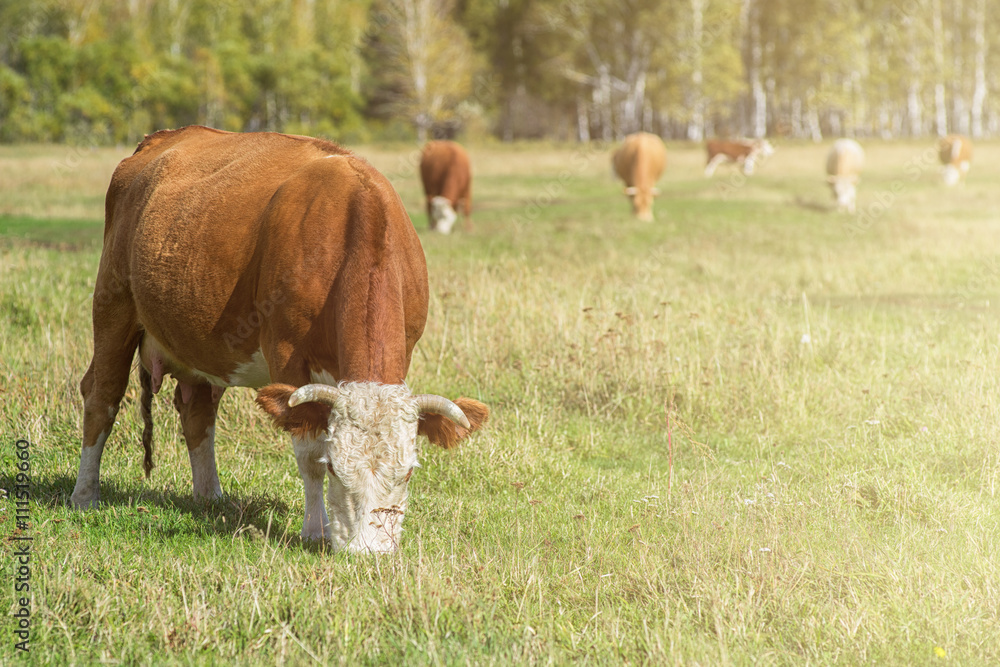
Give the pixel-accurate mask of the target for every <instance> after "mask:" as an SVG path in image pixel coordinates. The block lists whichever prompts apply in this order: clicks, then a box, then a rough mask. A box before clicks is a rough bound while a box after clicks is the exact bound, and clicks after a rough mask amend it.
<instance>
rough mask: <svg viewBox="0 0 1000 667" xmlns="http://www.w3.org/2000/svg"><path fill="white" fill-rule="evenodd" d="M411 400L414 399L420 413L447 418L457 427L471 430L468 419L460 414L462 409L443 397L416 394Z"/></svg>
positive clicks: (463, 414) (462, 413)
mask: <svg viewBox="0 0 1000 667" xmlns="http://www.w3.org/2000/svg"><path fill="white" fill-rule="evenodd" d="M413 398H415V399H416V401H417V407H418V408H420V412H429V413H431V414H434V415H441V416H443V417H447V418H448V419H450V420H451V421H453V422H455V423H456V424H458V425H459V426H463V427H465V428H472V426H471V425H470V424H469V418H468V417H466V416H465V413H464V412H462V408H460V407H458V406H457V405H455V404H454V403H452V402H451V401H449V400H448V399H447V398H445V397H444V396H438V395H437V394H418V395H417V396H414V397H413Z"/></svg>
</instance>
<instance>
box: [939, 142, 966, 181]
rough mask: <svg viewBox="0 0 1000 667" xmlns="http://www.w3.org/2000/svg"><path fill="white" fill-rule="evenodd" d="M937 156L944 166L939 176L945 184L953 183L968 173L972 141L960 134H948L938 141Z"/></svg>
mask: <svg viewBox="0 0 1000 667" xmlns="http://www.w3.org/2000/svg"><path fill="white" fill-rule="evenodd" d="M938 158H940V160H941V164H943V165H944V168H943V169H942V170H941V178H942V179H943V180H944V184H945V185H949V186H951V185H955V184H956V183H958V182H959V181H961V180H962V179H964V178H965V175H966V174H968V173H969V165H970V164H971V163H972V142H971V141H969V138H968V137H965V136H962V135H961V134H949V135H948V136H947V137H944V138H943V139H941V141H940V142H939V143H938Z"/></svg>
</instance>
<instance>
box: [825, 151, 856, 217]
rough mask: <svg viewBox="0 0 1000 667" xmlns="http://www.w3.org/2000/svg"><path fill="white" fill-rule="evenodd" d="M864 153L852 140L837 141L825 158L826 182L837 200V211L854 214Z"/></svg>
mask: <svg viewBox="0 0 1000 667" xmlns="http://www.w3.org/2000/svg"><path fill="white" fill-rule="evenodd" d="M864 166H865V151H864V149H862V148H861V145H860V144H859V143H858V142H856V141H854V139H837V140H836V141H835V142H833V147H832V148H831V149H830V152H829V153H828V154H827V156H826V182H827V183H829V184H830V189H831V190H833V196H834V197H835V198H836V199H837V210H838V211H847V212H848V213H850V214H852V215H853V214H854V211H855V199H856V197H857V188H858V180H859V179H860V177H861V170H862V168H864Z"/></svg>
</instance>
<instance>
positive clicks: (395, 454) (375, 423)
mask: <svg viewBox="0 0 1000 667" xmlns="http://www.w3.org/2000/svg"><path fill="white" fill-rule="evenodd" d="M419 416H420V414H419V408H418V407H417V404H416V402H415V400H414V399H413V397H412V396H411V394H410V392H409V390H408V389H407V388H406V387H405V386H404V385H382V384H377V383H373V382H354V383H345V384H341V385H339V386H338V387H337V394H336V398H335V399H334V400H333V401H331V402H330V418H329V425H328V427H327V429H326V432H325V433H322V434H320V435H318V436H317V437H315V438H301V437H299V438H295V440H294V442H295V449H296V452H295V453H296V458H298V459H299V460H300V465H299V467H300V470H301V469H302V468H303V459H306V463H307V464H308V463H309V462H310V461H309V460H310V459H311V462H312V463H313V464H314V465H315V466H316V469H319V467H320V466H321V467H322V469H325V471H326V477H327V482H328V484H329V488H328V490H327V504H328V509H329V524H328V525H326V526H323V525H322V523H325V522H324V521H323V520H322V519H321V514H322V513H321V511H317V510H314V512H315V517H313V518H312V520H313V525H312V526H309V523H310V517H309V516H307V519H306V526H304V529H303V535H304V536H305V537H307V538H308V537H317V538H318V537H320V536H325V537H327V538H328V539H329V541H330V544H331V546H332V547H333V548H334V549H336V550H340V549H347V550H348V551H351V552H371V553H386V552H392V551H395V550H396V547H397V545H398V544H399V537H400V534H401V533H402V529H403V528H402V525H403V516H404V514H405V512H406V499H407V495H408V491H407V484H408V482H409V480H410V475H411V474H412V473H413V469H414V468H415V467H417V447H416V438H417V422H418V419H419ZM304 478H305V477H304ZM319 491H320V493H321V492H322V483H320V487H319ZM306 493H307V496H308V494H309V490H308V488H307V491H306ZM306 504H307V508H306V510H307V514H308V513H309V507H308V505H309V504H310V499H309V498H308V497H307V498H306ZM317 529H319V530H317ZM320 531H321V532H320ZM317 532H319V534H316V533H317ZM307 533H312V534H307Z"/></svg>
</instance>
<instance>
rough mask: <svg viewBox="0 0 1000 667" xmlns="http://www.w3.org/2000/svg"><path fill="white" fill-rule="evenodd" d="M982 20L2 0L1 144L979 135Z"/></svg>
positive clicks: (484, 2) (768, 0)
mask: <svg viewBox="0 0 1000 667" xmlns="http://www.w3.org/2000/svg"><path fill="white" fill-rule="evenodd" d="M997 16H1000V0H966V1H964V2H954V3H947V2H943V1H939V0H934V1H933V2H932V1H930V0H920V1H914V2H895V1H893V0H850V1H847V2H842V1H838V0H683V1H681V0H673V1H671V0H588V1H585V0H503V1H499V0H298V1H295V2H286V1H279V0H246V1H239V2H238V1H237V0H224V1H222V2H219V1H217V0H176V1H174V0H171V1H170V2H166V1H164V2H156V1H153V0H130V1H129V2H123V1H122V0H34V1H32V2H24V1H23V0H0V141H4V142H12V141H69V142H74V143H81V142H82V143H88V144H111V143H120V142H128V141H132V140H136V139H139V138H141V136H142V135H143V134H144V133H147V132H150V131H153V130H156V129H160V128H163V127H175V126H179V125H184V124H189V123H202V124H207V125H211V126H215V127H220V128H225V129H229V130H243V131H248V130H249V131H257V130H276V131H291V132H299V133H307V134H319V135H324V136H329V137H332V138H340V139H351V140H352V141H358V140H363V139H365V138H366V137H368V136H371V135H372V133H373V132H374V133H380V132H385V133H387V136H389V135H391V136H392V137H399V136H402V135H406V134H410V133H414V132H415V133H416V135H417V136H418V137H424V136H425V135H427V134H428V133H437V134H449V135H450V134H454V133H456V132H458V131H460V130H462V129H463V128H465V127H472V128H476V129H477V130H478V131H482V128H483V127H484V125H488V126H490V127H489V129H491V130H492V131H493V132H494V133H495V134H497V135H498V136H500V137H502V138H503V139H505V140H513V139H515V138H518V137H532V136H554V137H557V138H561V139H566V138H577V139H581V140H586V139H587V138H590V137H600V138H602V139H604V140H611V139H617V138H620V137H621V136H623V135H624V134H626V133H628V132H632V131H635V130H638V129H643V130H647V131H653V132H658V133H660V134H662V135H664V136H675V137H686V138H689V139H695V140H697V139H700V138H701V137H702V136H703V134H705V133H709V134H727V133H729V134H746V133H751V132H763V131H765V130H766V131H767V132H769V133H774V134H784V135H788V134H790V135H793V136H800V137H805V136H808V137H811V138H813V139H815V140H818V139H819V138H821V137H822V135H824V134H836V135H838V136H839V135H843V134H855V135H858V136H872V135H877V136H893V135H900V134H909V135H912V136H922V135H924V134H926V133H927V132H928V131H931V130H933V132H934V133H936V134H937V133H943V132H945V131H957V132H961V133H966V134H971V135H973V136H981V135H983V134H986V133H989V132H991V131H995V125H996V123H995V122H993V121H992V120H991V118H995V117H996V116H997V114H998V113H1000V97H998V96H997V95H994V94H990V93H991V91H993V90H996V89H1000V79H998V78H997V76H996V74H995V73H996V72H998V71H1000V49H997V48H996V45H995V43H994V42H995V41H996V35H997V34H998V33H997V30H996V27H997V23H996V21H997V19H996V17H997ZM405 125H409V129H405Z"/></svg>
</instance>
